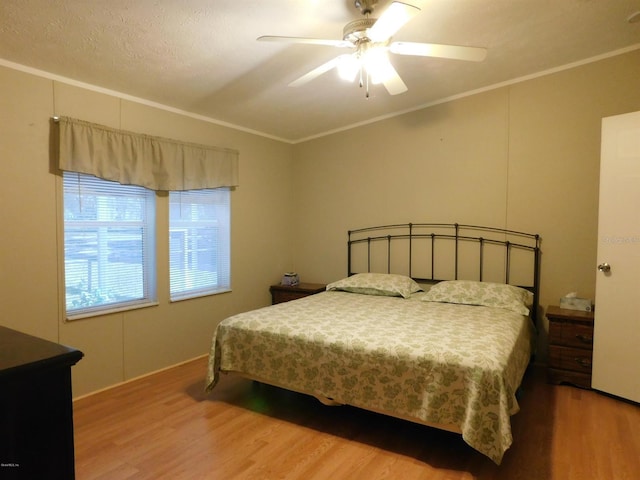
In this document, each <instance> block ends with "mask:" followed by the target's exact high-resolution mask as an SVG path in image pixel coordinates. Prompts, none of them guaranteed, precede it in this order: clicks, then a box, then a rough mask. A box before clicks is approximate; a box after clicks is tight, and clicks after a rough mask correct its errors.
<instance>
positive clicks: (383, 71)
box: [362, 47, 395, 85]
mask: <svg viewBox="0 0 640 480" xmlns="http://www.w3.org/2000/svg"><path fill="white" fill-rule="evenodd" d="M362 65H363V66H364V69H365V70H366V71H367V74H368V75H369V77H370V78H371V83H373V84H374V85H378V84H380V83H384V82H386V81H387V80H389V79H390V78H391V77H392V76H393V75H394V74H395V69H394V68H393V66H392V65H391V62H390V61H389V57H388V55H387V52H386V49H384V48H379V47H378V48H376V47H374V48H370V49H368V50H367V51H366V52H365V53H364V55H363V57H362Z"/></svg>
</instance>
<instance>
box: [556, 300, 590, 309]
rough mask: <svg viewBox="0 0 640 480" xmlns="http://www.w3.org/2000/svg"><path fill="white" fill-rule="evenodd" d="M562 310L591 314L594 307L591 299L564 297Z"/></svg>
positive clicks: (561, 301)
mask: <svg viewBox="0 0 640 480" xmlns="http://www.w3.org/2000/svg"><path fill="white" fill-rule="evenodd" d="M560 308H566V309H568V310H581V311H583V312H590V311H591V310H592V308H593V307H592V305H591V300H590V299H589V298H578V297H562V298H561V299H560Z"/></svg>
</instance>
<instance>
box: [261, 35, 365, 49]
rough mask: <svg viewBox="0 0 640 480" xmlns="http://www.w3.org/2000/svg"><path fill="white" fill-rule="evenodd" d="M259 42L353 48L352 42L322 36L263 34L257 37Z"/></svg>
mask: <svg viewBox="0 0 640 480" xmlns="http://www.w3.org/2000/svg"><path fill="white" fill-rule="evenodd" d="M257 40H258V41H259V42H283V43H306V44H309V45H326V46H329V47H339V48H354V45H353V43H351V42H349V41H347V40H326V39H323V38H304V37H278V36H274V35H263V36H262V37H258V38H257Z"/></svg>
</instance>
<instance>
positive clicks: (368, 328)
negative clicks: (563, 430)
mask: <svg viewBox="0 0 640 480" xmlns="http://www.w3.org/2000/svg"><path fill="white" fill-rule="evenodd" d="M539 245H540V238H539V236H538V235H535V234H527V233H522V232H514V231H509V230H503V229H495V228H488V227H478V226H472V225H459V224H403V225H387V226H381V227H371V228H366V229H359V230H353V231H350V232H349V234H348V252H347V263H348V268H347V276H346V277H345V278H343V279H340V280H337V281H335V282H332V283H330V284H329V285H327V291H325V292H322V293H319V294H316V295H312V296H308V297H305V298H302V299H298V300H294V301H291V302H287V303H281V304H277V305H272V306H269V307H264V308H261V309H258V310H254V311H251V312H245V313H241V314H238V315H234V316H232V317H229V318H227V319H225V320H223V321H222V322H221V323H220V324H219V325H218V327H217V328H216V331H215V333H214V336H213V339H212V342H211V351H210V354H209V367H208V371H207V387H206V388H207V389H208V390H211V389H213V388H214V387H215V385H216V383H217V382H218V381H219V379H220V374H221V373H230V372H233V373H237V374H240V375H243V376H245V377H248V378H251V379H254V380H257V381H260V382H264V383H268V384H272V385H275V386H279V387H283V388H286V389H289V390H293V391H297V392H301V393H305V394H309V395H313V396H315V397H316V398H318V399H319V400H320V401H322V402H323V403H325V404H327V405H352V406H355V407H359V408H363V409H367V410H371V411H374V412H378V413H383V414H386V415H391V416H394V417H398V418H402V419H405V420H409V421H413V422H417V423H421V424H424V425H428V426H431V427H436V428H440V429H444V430H448V431H452V432H456V433H459V434H461V435H462V438H463V439H464V441H465V442H466V443H467V444H469V445H470V446H471V447H472V448H474V449H476V450H477V451H479V452H481V453H482V454H484V455H486V456H487V457H489V458H490V459H491V460H493V461H494V462H495V463H497V464H500V463H501V461H502V458H503V455H504V453H505V451H506V450H507V449H508V448H509V446H510V445H511V443H512V435H511V423H510V417H511V415H513V414H515V413H516V412H517V411H518V409H519V405H518V400H517V397H516V392H517V391H518V388H519V386H520V383H521V381H522V378H523V375H524V372H525V370H526V368H527V365H528V364H529V362H530V359H531V357H532V355H533V353H534V346H535V331H536V330H535V322H536V316H537V310H538V294H539V273H538V272H539V263H540V248H539ZM357 269H362V270H361V271H358V270H357ZM398 269H403V273H398ZM496 275H499V276H500V277H501V278H500V281H497V278H492V277H495V276H496ZM443 277H444V278H443Z"/></svg>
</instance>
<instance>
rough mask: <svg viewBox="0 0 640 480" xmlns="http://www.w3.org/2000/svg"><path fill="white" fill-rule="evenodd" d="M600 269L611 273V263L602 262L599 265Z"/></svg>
mask: <svg viewBox="0 0 640 480" xmlns="http://www.w3.org/2000/svg"><path fill="white" fill-rule="evenodd" d="M598 271H600V272H604V273H609V272H610V271H611V265H609V264H608V263H607V262H605V263H601V264H600V265H598Z"/></svg>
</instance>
